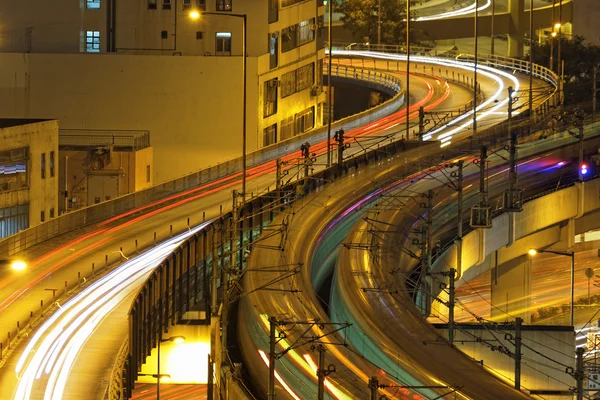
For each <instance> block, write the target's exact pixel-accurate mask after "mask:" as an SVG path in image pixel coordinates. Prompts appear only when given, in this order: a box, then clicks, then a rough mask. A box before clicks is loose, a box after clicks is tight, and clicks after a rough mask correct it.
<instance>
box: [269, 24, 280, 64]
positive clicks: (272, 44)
mask: <svg viewBox="0 0 600 400" xmlns="http://www.w3.org/2000/svg"><path fill="white" fill-rule="evenodd" d="M278 51H279V32H275V33H272V34H270V35H269V68H271V69H272V68H276V67H277V63H278V58H277V57H278V54H277V52H278Z"/></svg>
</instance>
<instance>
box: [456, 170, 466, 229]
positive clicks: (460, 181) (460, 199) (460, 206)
mask: <svg viewBox="0 0 600 400" xmlns="http://www.w3.org/2000/svg"><path fill="white" fill-rule="evenodd" d="M457 164H458V171H457V182H456V192H457V193H458V194H457V196H456V199H457V209H458V210H457V211H458V227H457V228H458V238H459V239H461V240H462V237H463V221H462V211H463V167H464V164H465V162H464V161H463V160H458V163H457Z"/></svg>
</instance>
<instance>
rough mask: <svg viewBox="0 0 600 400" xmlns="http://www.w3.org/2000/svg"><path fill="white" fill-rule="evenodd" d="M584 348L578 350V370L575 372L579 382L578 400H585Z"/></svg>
mask: <svg viewBox="0 0 600 400" xmlns="http://www.w3.org/2000/svg"><path fill="white" fill-rule="evenodd" d="M584 376H585V374H584V372H583V347H578V348H577V370H576V371H575V379H576V380H577V400H583V378H584Z"/></svg>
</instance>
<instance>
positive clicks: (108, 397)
mask: <svg viewBox="0 0 600 400" xmlns="http://www.w3.org/2000/svg"><path fill="white" fill-rule="evenodd" d="M128 354H129V337H127V338H125V340H124V341H123V344H121V347H120V348H119V354H118V355H117V359H116V360H115V363H114V365H113V369H112V372H111V374H110V380H109V381H108V386H107V388H106V391H105V392H104V396H103V399H104V400H123V399H124V398H125V396H124V392H123V380H124V379H125V376H124V374H123V372H124V366H125V363H126V362H127V356H128Z"/></svg>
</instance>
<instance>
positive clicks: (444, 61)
mask: <svg viewBox="0 0 600 400" xmlns="http://www.w3.org/2000/svg"><path fill="white" fill-rule="evenodd" d="M333 54H335V55H342V56H362V57H371V58H376V59H381V60H394V61H406V59H407V57H406V55H401V54H388V53H376V52H366V51H348V50H335V51H334V52H333ZM410 59H411V61H415V62H419V63H423V64H434V65H444V66H451V67H454V68H459V69H462V70H465V71H471V72H472V71H474V70H475V65H474V64H473V63H471V62H465V61H458V60H452V59H448V58H439V57H423V56H411V57H410ZM477 73H478V74H479V75H483V76H486V77H488V78H490V79H493V80H494V81H496V83H497V84H498V90H496V92H495V93H494V94H493V95H492V96H491V97H490V98H489V99H487V100H485V101H484V102H483V103H481V104H480V105H479V106H477V112H478V114H477V118H476V119H477V121H481V120H483V119H484V118H486V117H488V116H490V115H496V112H497V111H498V110H499V109H500V108H502V107H507V105H508V98H506V99H504V100H499V98H500V97H501V96H502V94H503V93H504V92H505V87H506V86H505V84H504V80H503V79H502V77H503V78H506V79H508V80H510V81H511V82H512V83H513V89H514V93H513V96H516V94H517V93H518V91H519V89H520V83H519V80H518V79H517V78H516V77H515V76H513V75H512V74H510V73H508V72H505V71H502V70H500V69H497V68H493V67H489V66H487V65H477ZM496 101H497V103H496V105H494V106H493V107H491V108H490V109H489V110H486V111H483V110H484V109H486V108H487V107H488V106H490V105H491V104H493V103H494V102H496ZM472 116H473V111H472V110H471V111H468V112H466V113H464V114H461V115H460V116H458V117H457V118H455V119H453V120H452V121H450V122H448V123H447V124H445V125H443V126H441V127H439V128H436V129H434V130H433V131H431V132H429V133H427V134H426V135H424V136H423V140H430V139H431V138H433V136H434V135H436V134H437V135H438V136H437V138H436V139H437V140H440V141H441V142H442V146H447V145H448V144H450V143H449V141H450V140H451V139H452V136H453V135H454V134H456V133H460V132H462V131H463V130H464V129H466V128H468V127H469V126H471V125H472V124H473V118H472ZM469 117H470V118H469ZM467 118H468V120H467V121H466V122H463V123H461V124H459V123H460V122H461V121H464V120H465V119H467ZM457 124H458V125H457ZM449 128H451V129H450V130H448V129H449Z"/></svg>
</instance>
